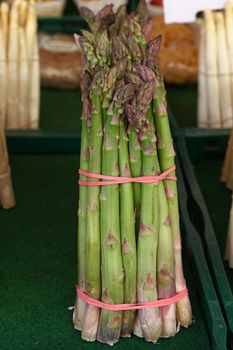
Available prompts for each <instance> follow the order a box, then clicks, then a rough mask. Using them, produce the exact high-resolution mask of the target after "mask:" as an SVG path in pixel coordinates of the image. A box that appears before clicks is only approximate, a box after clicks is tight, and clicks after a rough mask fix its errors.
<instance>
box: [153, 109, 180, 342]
mask: <svg viewBox="0 0 233 350" xmlns="http://www.w3.org/2000/svg"><path fill="white" fill-rule="evenodd" d="M148 118H149V121H150V123H151V125H154V115H153V112H152V108H150V109H149V112H148ZM155 156H156V160H157V163H158V164H157V168H158V172H159V173H160V165H159V161H158V156H157V150H156V154H155ZM158 197H159V214H158V215H159V236H158V253H157V254H158V255H157V285H158V287H157V289H158V297H159V299H166V298H169V297H172V296H174V295H175V294H176V286H175V266H174V251H173V239H172V229H171V219H170V213H169V207H168V200H167V197H166V193H165V189H164V183H163V182H159V183H158ZM160 311H161V318H162V332H161V336H162V337H164V338H168V337H172V336H174V335H175V334H176V306H175V304H171V305H168V306H164V307H161V309H160Z"/></svg>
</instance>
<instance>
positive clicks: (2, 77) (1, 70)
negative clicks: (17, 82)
mask: <svg viewBox="0 0 233 350" xmlns="http://www.w3.org/2000/svg"><path fill="white" fill-rule="evenodd" d="M6 98H7V62H6V51H5V45H4V39H3V27H2V22H0V124H1V125H3V127H4V126H5V122H6V102H7V101H6Z"/></svg>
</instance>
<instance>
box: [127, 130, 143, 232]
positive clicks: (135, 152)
mask: <svg viewBox="0 0 233 350" xmlns="http://www.w3.org/2000/svg"><path fill="white" fill-rule="evenodd" d="M141 150H142V147H141V143H140V140H139V137H138V134H137V133H136V131H135V130H134V129H133V128H132V127H129V152H130V168H131V173H132V176H133V177H139V176H141V173H142V153H141ZM133 191H134V207H135V218H136V233H137V234H138V231H139V223H140V207H141V184H139V183H136V182H135V183H134V184H133Z"/></svg>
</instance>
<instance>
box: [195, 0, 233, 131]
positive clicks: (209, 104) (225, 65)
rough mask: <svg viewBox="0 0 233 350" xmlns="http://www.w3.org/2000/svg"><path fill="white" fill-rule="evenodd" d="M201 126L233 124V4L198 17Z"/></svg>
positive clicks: (228, 2)
mask: <svg viewBox="0 0 233 350" xmlns="http://www.w3.org/2000/svg"><path fill="white" fill-rule="evenodd" d="M199 29H200V35H199V74H198V126H199V127H201V128H231V127H232V126H233V4H232V0H228V1H227V3H226V6H225V10H224V11H216V12H214V11H211V10H206V11H204V17H203V19H200V20H199Z"/></svg>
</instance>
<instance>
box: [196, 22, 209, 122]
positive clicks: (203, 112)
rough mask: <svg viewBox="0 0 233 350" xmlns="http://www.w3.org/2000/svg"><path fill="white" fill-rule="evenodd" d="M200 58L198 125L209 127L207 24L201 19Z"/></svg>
mask: <svg viewBox="0 0 233 350" xmlns="http://www.w3.org/2000/svg"><path fill="white" fill-rule="evenodd" d="M198 24H199V58H198V127H200V128H207V127H208V105H207V103H206V101H207V75H206V73H207V72H206V52H205V50H206V43H205V26H204V21H203V20H202V19H200V20H199V22H198Z"/></svg>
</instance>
